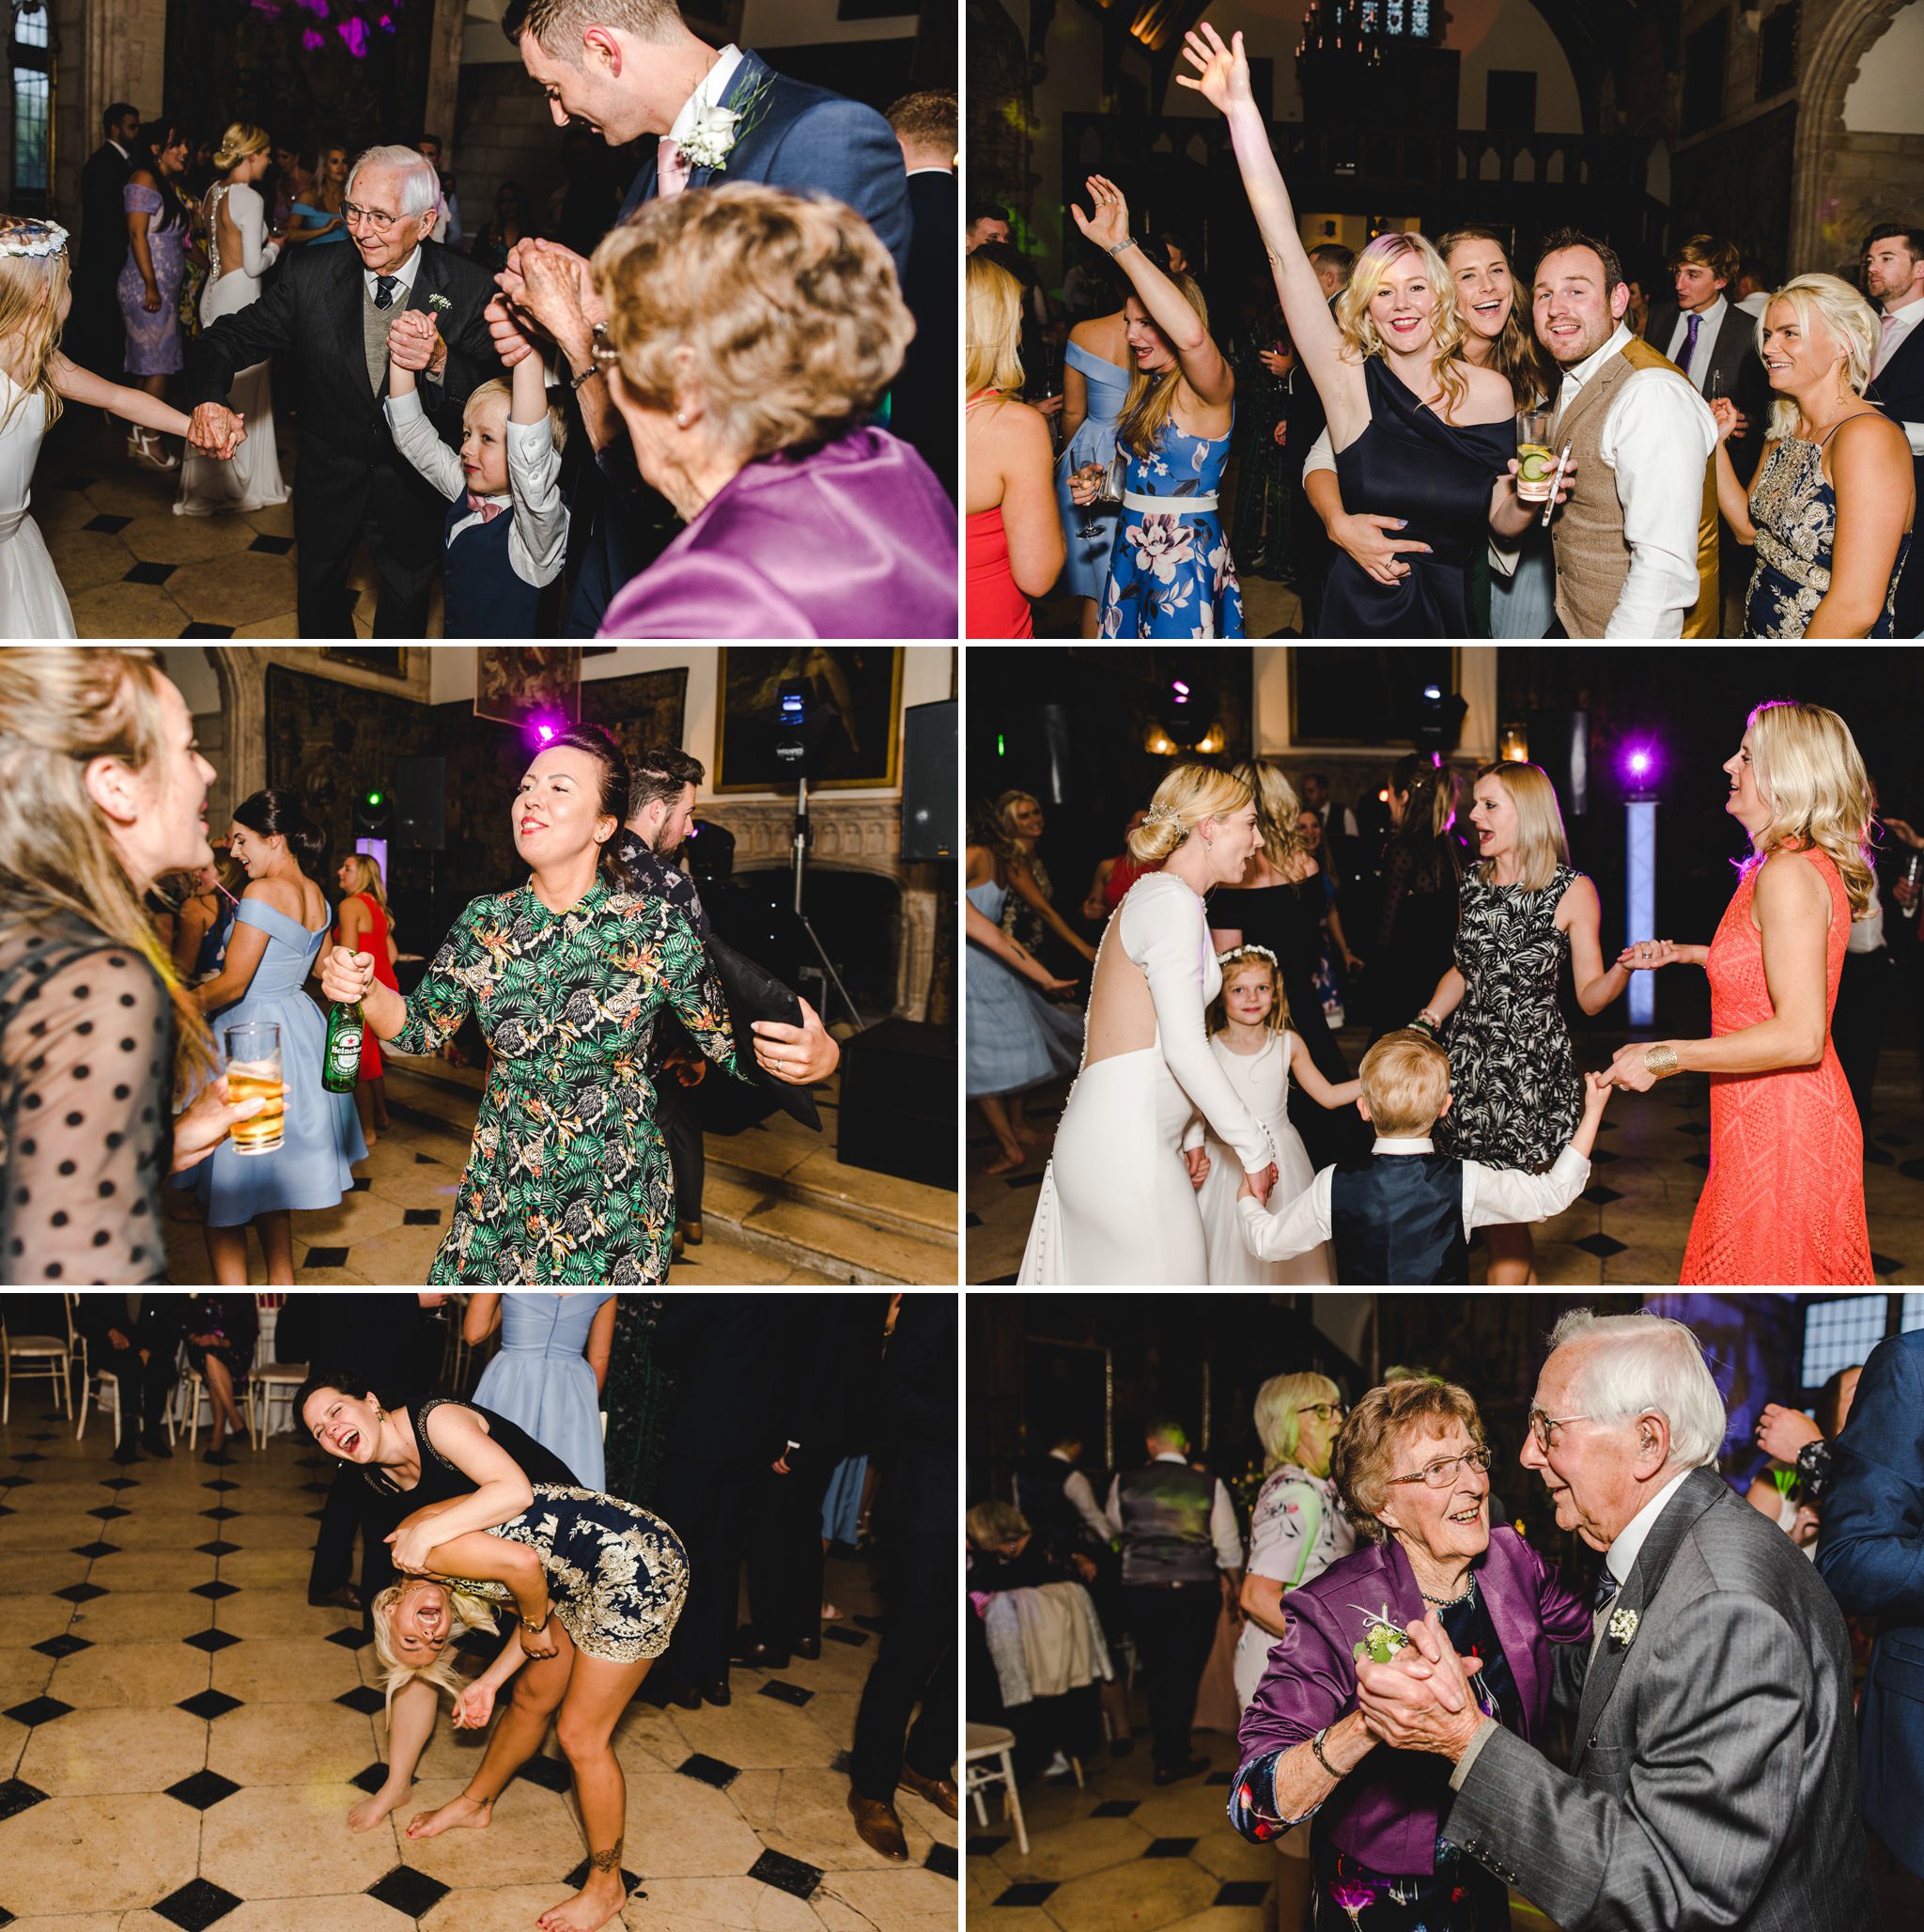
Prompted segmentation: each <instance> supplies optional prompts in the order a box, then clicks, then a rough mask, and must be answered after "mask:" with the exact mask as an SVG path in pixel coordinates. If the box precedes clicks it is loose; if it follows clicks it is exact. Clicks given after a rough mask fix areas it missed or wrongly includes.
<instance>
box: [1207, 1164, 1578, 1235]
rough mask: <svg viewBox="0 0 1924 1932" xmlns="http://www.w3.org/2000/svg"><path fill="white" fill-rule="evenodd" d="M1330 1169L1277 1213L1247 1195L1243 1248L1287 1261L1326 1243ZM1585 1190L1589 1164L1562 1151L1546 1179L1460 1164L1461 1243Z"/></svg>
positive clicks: (1545, 1212) (1546, 1214)
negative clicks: (1478, 1231)
mask: <svg viewBox="0 0 1924 1932" xmlns="http://www.w3.org/2000/svg"><path fill="white" fill-rule="evenodd" d="M1434 1151H1435V1145H1434V1143H1432V1142H1431V1141H1430V1140H1429V1139H1427V1138H1424V1139H1421V1140H1396V1139H1390V1140H1379V1141H1378V1142H1377V1143H1376V1144H1375V1145H1374V1146H1373V1147H1372V1148H1371V1149H1370V1152H1371V1153H1372V1154H1429V1153H1433V1152H1434ZM1335 1176H1336V1169H1335V1168H1334V1167H1326V1168H1323V1169H1322V1170H1321V1171H1320V1172H1319V1173H1318V1174H1317V1176H1316V1178H1315V1179H1314V1180H1312V1181H1311V1183H1310V1185H1309V1186H1308V1187H1307V1188H1305V1189H1304V1190H1303V1192H1301V1193H1300V1194H1298V1195H1297V1196H1296V1199H1295V1200H1294V1201H1292V1202H1290V1204H1289V1205H1288V1206H1287V1207H1286V1208H1282V1209H1281V1210H1280V1212H1278V1213H1275V1214H1272V1213H1270V1212H1269V1210H1268V1209H1267V1208H1265V1207H1264V1205H1263V1204H1262V1202H1260V1201H1258V1200H1257V1199H1256V1198H1255V1197H1254V1196H1253V1195H1250V1194H1245V1195H1244V1196H1243V1197H1242V1199H1240V1200H1239V1201H1238V1202H1237V1203H1236V1212H1237V1213H1238V1214H1239V1215H1241V1216H1242V1222H1243V1245H1244V1246H1245V1247H1246V1248H1248V1249H1249V1253H1250V1254H1254V1255H1257V1256H1259V1257H1260V1258H1261V1259H1263V1260H1265V1261H1287V1260H1289V1259H1291V1257H1292V1256H1294V1255H1297V1254H1308V1253H1309V1251H1310V1250H1311V1248H1314V1247H1318V1246H1320V1245H1321V1244H1322V1243H1323V1242H1324V1241H1327V1240H1328V1239H1329V1238H1330V1220H1329V1187H1330V1183H1331V1181H1332V1180H1333V1179H1334V1178H1335ZM1589 1185H1590V1161H1589V1160H1588V1158H1587V1157H1585V1156H1584V1155H1582V1154H1579V1153H1578V1152H1577V1151H1576V1149H1575V1147H1565V1148H1564V1149H1563V1151H1562V1152H1561V1153H1560V1154H1559V1155H1558V1156H1557V1161H1556V1165H1555V1166H1553V1167H1552V1168H1551V1169H1550V1171H1549V1173H1547V1174H1524V1173H1521V1172H1520V1171H1519V1170H1517V1169H1516V1168H1513V1167H1485V1166H1484V1165H1483V1164H1482V1162H1481V1161H1464V1162H1463V1237H1464V1239H1465V1240H1467V1239H1469V1235H1470V1230H1471V1229H1472V1228H1478V1227H1491V1226H1496V1225H1501V1224H1503V1223H1511V1222H1524V1221H1547V1220H1548V1219H1549V1218H1550V1216H1551V1215H1553V1214H1560V1213H1562V1211H1563V1210H1564V1208H1567V1207H1569V1205H1570V1204H1571V1202H1573V1201H1574V1200H1575V1198H1576V1197H1577V1195H1579V1194H1580V1193H1582V1192H1583V1191H1584V1189H1585V1188H1586V1187H1588V1186H1589Z"/></svg>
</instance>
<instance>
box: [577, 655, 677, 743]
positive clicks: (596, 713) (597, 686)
mask: <svg viewBox="0 0 1924 1932" xmlns="http://www.w3.org/2000/svg"><path fill="white" fill-rule="evenodd" d="M582 719H583V720H584V721H585V722H586V723H588V724H590V725H600V726H601V727H602V729H603V730H605V731H606V732H607V733H608V735H609V736H610V737H611V738H613V740H614V741H615V743H616V744H618V745H619V746H620V747H621V749H622V754H623V756H625V757H626V758H627V759H628V762H629V763H630V764H632V763H633V762H634V760H635V758H636V756H638V755H639V754H640V752H641V750H642V747H643V746H644V745H650V744H655V745H660V744H669V745H674V746H675V748H676V749H677V750H679V749H680V748H681V737H682V732H683V731H684V730H685V729H686V728H687V724H688V666H687V665H686V664H677V665H675V667H674V668H673V669H672V670H667V671H637V672H634V673H633V674H631V675H630V676H628V677H627V678H589V679H588V680H587V681H586V682H585V683H583V685H582Z"/></svg>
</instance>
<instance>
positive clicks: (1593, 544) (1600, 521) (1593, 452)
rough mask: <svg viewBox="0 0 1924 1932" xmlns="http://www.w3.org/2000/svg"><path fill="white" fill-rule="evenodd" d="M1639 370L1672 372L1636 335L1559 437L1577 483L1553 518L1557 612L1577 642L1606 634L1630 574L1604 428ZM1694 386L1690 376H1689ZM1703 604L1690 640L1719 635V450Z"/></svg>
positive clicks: (1689, 629)
mask: <svg viewBox="0 0 1924 1932" xmlns="http://www.w3.org/2000/svg"><path fill="white" fill-rule="evenodd" d="M1638 369H1671V370H1675V371H1676V373H1677V374H1679V375H1680V376H1681V375H1683V371H1682V370H1681V369H1678V368H1677V365H1676V364H1675V363H1673V362H1672V361H1671V360H1670V359H1669V358H1668V356H1666V355H1662V354H1660V353H1659V352H1658V351H1656V350H1654V349H1652V347H1651V346H1650V344H1649V343H1648V342H1642V341H1639V340H1637V337H1635V336H1632V337H1631V339H1630V340H1629V341H1628V342H1626V343H1625V344H1624V345H1623V347H1622V348H1621V350H1620V351H1618V352H1617V353H1616V354H1615V355H1613V356H1611V357H1610V358H1609V360H1608V361H1607V362H1606V363H1605V365H1604V366H1603V367H1602V368H1601V369H1599V370H1598V371H1597V373H1596V374H1595V375H1594V376H1592V377H1591V378H1590V381H1589V382H1586V383H1585V384H1584V385H1583V387H1582V389H1581V390H1579V391H1578V392H1577V397H1576V400H1575V402H1573V403H1572V404H1571V405H1570V407H1569V408H1568V409H1567V410H1565V411H1564V412H1563V414H1562V416H1561V418H1560V419H1559V422H1558V424H1557V428H1556V429H1555V431H1554V432H1553V433H1554V435H1555V438H1556V440H1557V442H1558V444H1559V445H1560V444H1563V443H1566V442H1567V443H1568V444H1570V455H1571V459H1572V460H1573V461H1574V462H1575V465H1576V484H1575V488H1574V489H1573V490H1572V491H1571V492H1570V496H1569V500H1568V501H1567V502H1566V503H1565V504H1564V505H1563V506H1562V507H1561V508H1560V509H1559V510H1558V512H1557V514H1556V516H1555V517H1554V518H1553V519H1552V520H1551V523H1550V535H1551V538H1553V540H1554V545H1555V550H1556V557H1557V615H1558V616H1559V619H1561V621H1562V625H1563V629H1564V631H1566V632H1567V633H1568V634H1569V635H1570V636H1572V637H1601V636H1602V635H1603V634H1604V631H1605V630H1606V628H1607V626H1608V624H1609V621H1610V614H1611V613H1612V612H1613V611H1614V610H1615V609H1616V608H1617V600H1618V598H1619V597H1620V596H1621V594H1622V591H1623V585H1624V583H1625V582H1626V580H1627V579H1628V578H1629V575H1630V546H1629V545H1628V544H1627V543H1625V542H1624V540H1623V505H1622V502H1621V499H1620V498H1619V496H1618V494H1617V477H1616V473H1615V472H1614V471H1613V470H1611V469H1610V468H1609V466H1608V465H1607V464H1606V462H1605V461H1604V459H1603V453H1602V445H1603V440H1604V424H1605V422H1606V420H1607V419H1608V416H1609V413H1610V404H1611V402H1612V401H1613V400H1614V399H1615V397H1616V395H1617V392H1618V391H1619V390H1620V389H1621V387H1622V386H1623V384H1624V383H1625V382H1628V381H1629V380H1630V378H1631V377H1632V376H1633V375H1635V374H1636V372H1637V370H1638ZM1684 380H1685V381H1686V382H1687V381H1688V380H1689V378H1688V377H1684ZM1697 583H1698V596H1697V601H1696V603H1694V604H1693V605H1692V606H1691V607H1690V609H1689V610H1688V611H1687V612H1685V614H1684V636H1685V637H1715V635H1716V634H1717V631H1718V629H1719V623H1720V618H1719V611H1720V606H1719V603H1718V596H1717V472H1716V453H1715V451H1712V453H1711V458H1710V460H1709V461H1708V462H1707V463H1705V465H1704V471H1703V508H1702V511H1701V513H1700V514H1699V519H1698V524H1697Z"/></svg>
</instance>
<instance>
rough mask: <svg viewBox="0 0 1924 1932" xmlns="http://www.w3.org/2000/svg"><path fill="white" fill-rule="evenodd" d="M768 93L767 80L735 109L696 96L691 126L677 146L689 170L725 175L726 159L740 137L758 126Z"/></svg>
mask: <svg viewBox="0 0 1924 1932" xmlns="http://www.w3.org/2000/svg"><path fill="white" fill-rule="evenodd" d="M767 99H768V83H767V82H766V81H762V82H759V83H757V84H756V86H754V87H753V88H751V89H750V91H749V93H748V95H747V97H746V98H745V99H744V100H743V101H742V102H741V104H740V106H738V107H723V106H722V105H721V104H720V103H719V102H716V101H707V100H705V99H704V98H703V97H702V96H701V95H700V94H699V93H697V95H696V96H695V101H694V117H693V124H692V125H691V126H690V129H689V131H688V134H687V136H686V137H685V138H684V139H683V140H682V142H681V144H680V148H681V158H682V159H683V160H684V161H685V162H687V164H689V166H690V168H698V167H705V168H709V169H712V170H713V171H714V172H716V173H718V174H720V173H722V172H725V170H726V169H727V166H728V157H729V156H730V155H731V154H733V153H734V152H735V149H736V148H737V145H738V144H739V142H740V140H741V137H742V136H743V135H744V134H746V133H748V132H751V131H752V130H753V128H754V127H755V126H756V125H757V124H758V123H759V121H760V119H761V114H760V112H759V111H758V110H760V109H762V108H763V107H765V105H766V102H767Z"/></svg>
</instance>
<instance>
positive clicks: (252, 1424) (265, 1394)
mask: <svg viewBox="0 0 1924 1932" xmlns="http://www.w3.org/2000/svg"><path fill="white" fill-rule="evenodd" d="M285 1301H287V1297H286V1296H285V1295H256V1296H255V1298H254V1305H255V1309H256V1314H257V1316H258V1318H259V1321H260V1339H259V1341H258V1342H256V1345H255V1349H254V1370H253V1373H252V1374H251V1375H249V1377H248V1378H247V1440H248V1441H249V1442H251V1443H252V1444H253V1446H254V1447H255V1448H256V1449H258V1448H259V1447H260V1446H261V1444H262V1443H263V1442H265V1441H267V1439H268V1438H269V1437H270V1436H272V1434H273V1432H274V1404H275V1403H276V1402H278V1403H279V1404H280V1405H281V1407H282V1410H283V1411H284V1412H285V1414H286V1416H287V1420H288V1421H290V1422H291V1421H292V1420H293V1414H294V1391H295V1390H296V1389H298V1388H299V1387H300V1386H301V1384H302V1383H303V1382H304V1381H305V1380H306V1379H307V1364H306V1363H304V1362H282V1361H279V1360H278V1359H277V1358H276V1355H275V1350H274V1336H275V1333H276V1331H277V1329H278V1327H279V1324H280V1319H281V1307H282V1304H283V1303H284V1302H285Z"/></svg>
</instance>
